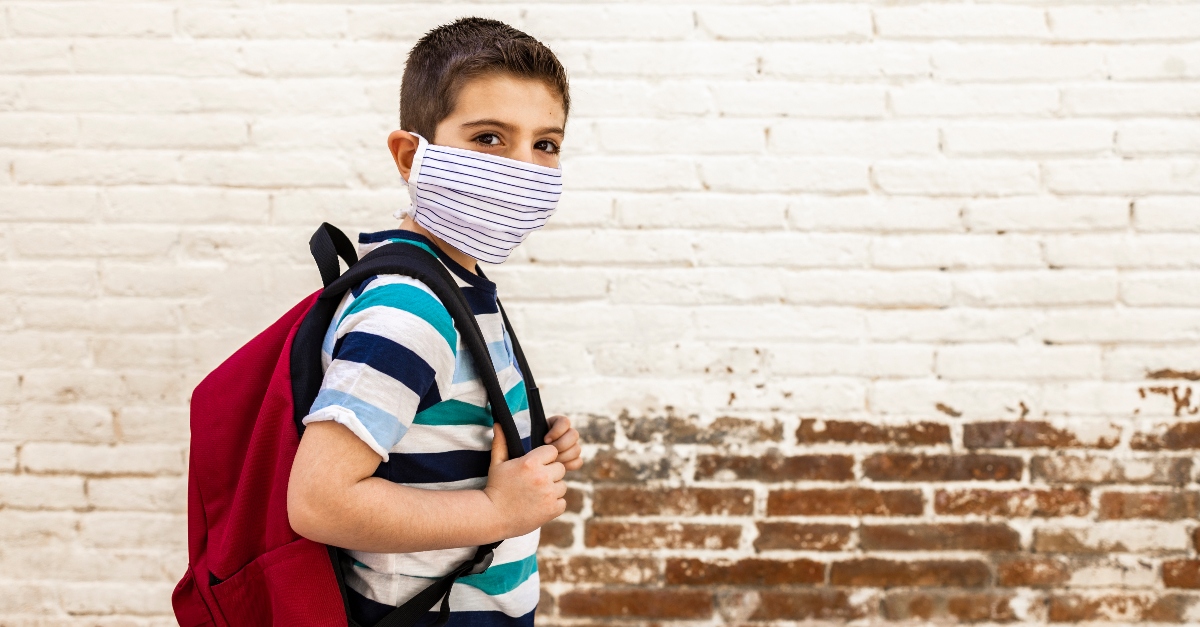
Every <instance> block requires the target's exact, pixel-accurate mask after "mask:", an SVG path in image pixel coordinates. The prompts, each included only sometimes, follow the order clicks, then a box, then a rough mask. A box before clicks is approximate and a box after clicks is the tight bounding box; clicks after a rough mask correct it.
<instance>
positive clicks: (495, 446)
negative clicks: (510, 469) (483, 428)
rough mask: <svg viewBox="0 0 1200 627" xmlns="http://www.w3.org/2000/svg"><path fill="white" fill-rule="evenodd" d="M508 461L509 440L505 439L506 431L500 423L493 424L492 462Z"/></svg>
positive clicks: (494, 463)
mask: <svg viewBox="0 0 1200 627" xmlns="http://www.w3.org/2000/svg"><path fill="white" fill-rule="evenodd" d="M506 461H508V440H505V439H504V431H503V430H502V429H500V425H499V424H494V425H492V464H491V465H493V466H495V465H496V464H503V463H504V462H506Z"/></svg>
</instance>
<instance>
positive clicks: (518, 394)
mask: <svg viewBox="0 0 1200 627" xmlns="http://www.w3.org/2000/svg"><path fill="white" fill-rule="evenodd" d="M504 402H505V403H508V411H510V412H512V415H514V416H515V415H517V412H520V411H524V410H526V409H529V396H528V395H527V394H525V382H524V381H518V382H517V384H516V385H514V386H512V388H511V389H509V391H507V392H505V393H504Z"/></svg>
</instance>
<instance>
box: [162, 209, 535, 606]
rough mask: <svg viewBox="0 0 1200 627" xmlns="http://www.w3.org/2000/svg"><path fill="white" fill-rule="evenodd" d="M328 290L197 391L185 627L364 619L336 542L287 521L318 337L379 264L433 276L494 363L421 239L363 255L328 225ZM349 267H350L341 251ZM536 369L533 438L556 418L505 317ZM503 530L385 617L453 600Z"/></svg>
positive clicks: (516, 453) (314, 380)
mask: <svg viewBox="0 0 1200 627" xmlns="http://www.w3.org/2000/svg"><path fill="white" fill-rule="evenodd" d="M309 249H310V250H311V251H312V254H313V258H314V259H316V261H317V267H318V269H319V270H320V273H321V280H322V283H323V284H324V286H325V287H324V289H322V290H320V291H318V292H316V293H314V294H312V295H310V296H308V297H307V298H305V299H304V300H302V301H300V303H299V304H297V305H296V306H295V307H293V308H292V309H291V311H288V312H287V313H286V314H284V315H283V317H281V318H280V319H279V320H278V321H276V322H275V324H272V325H271V326H270V327H268V328H267V329H266V330H265V331H263V332H262V333H260V334H259V335H258V336H257V337H255V338H254V339H253V340H251V341H250V342H249V343H247V344H246V345H245V346H243V347H242V348H240V349H239V350H238V351H237V352H236V353H234V354H233V355H232V356H231V357H230V358H229V359H227V360H225V362H224V363H222V364H221V365H220V366H218V367H217V369H216V370H214V371H213V372H212V373H210V374H209V375H208V376H207V377H205V379H204V380H203V381H201V382H200V385H198V386H196V389H195V391H194V392H193V393H192V403H191V458H190V459H191V461H190V463H189V467H188V569H187V572H186V573H184V575H183V578H182V579H181V580H180V581H179V585H177V586H176V587H175V591H174V593H173V594H172V595H171V603H172V605H173V606H174V609H175V617H176V619H178V621H179V624H180V626H181V627H200V626H214V627H226V626H229V627H237V626H241V625H247V626H253V627H261V626H264V625H288V626H313V627H317V626H320V627H326V626H330V627H332V626H335V625H336V626H340V627H370V626H358V625H357V624H356V623H354V621H352V620H351V619H350V617H349V610H348V605H347V600H346V583H345V579H344V577H343V574H342V568H341V559H339V549H338V548H337V547H331V546H326V545H323V544H318V543H316V542H313V541H311V540H308V539H306V538H302V537H300V536H299V535H298V534H297V533H296V532H295V531H293V530H292V527H291V525H290V524H288V514H287V488H288V477H289V475H290V474H291V469H292V460H293V459H294V458H295V456H296V449H297V447H298V446H299V444H300V435H301V434H302V433H303V430H304V426H303V425H301V424H300V421H301V420H302V419H303V418H304V417H305V416H306V415H307V414H308V409H309V407H311V406H312V403H313V400H314V399H315V398H316V396H317V392H318V391H319V389H320V386H321V379H322V376H323V370H322V368H321V342H322V340H323V339H324V335H325V332H326V330H327V329H328V328H329V324H330V322H331V321H332V319H333V314H334V312H335V310H336V308H337V306H338V303H339V302H340V301H341V299H342V296H343V295H344V294H345V293H346V292H347V291H349V290H351V289H353V288H354V287H356V286H357V285H358V284H360V283H361V282H362V281H364V280H366V279H367V278H369V277H371V276H375V275H378V274H403V275H408V276H411V277H413V278H415V279H417V280H419V281H421V282H422V283H424V284H425V285H426V286H428V287H429V288H430V289H431V290H432V291H433V293H434V294H436V295H437V297H438V299H439V300H441V301H442V304H444V305H445V306H446V309H447V310H448V311H449V312H450V315H451V317H452V318H453V320H454V326H455V328H456V329H457V330H458V332H459V334H460V337H461V338H462V342H463V344H464V345H465V347H466V348H467V350H468V351H469V352H470V355H471V357H472V359H473V360H474V362H475V363H477V364H490V363H491V358H490V356H489V353H488V350H487V345H486V343H485V342H484V339H483V335H482V333H481V332H480V330H479V325H478V323H477V322H476V320H475V317H474V315H472V313H471V309H470V307H469V306H468V304H467V301H466V299H465V297H464V296H463V294H462V290H460V289H459V288H458V286H457V284H456V283H455V282H454V279H453V277H451V276H450V273H449V272H448V271H447V270H446V268H445V266H443V265H442V263H441V262H440V261H438V260H437V258H436V257H434V256H433V255H432V254H430V253H429V252H428V251H426V250H424V249H422V248H421V247H419V246H413V245H410V244H404V243H392V244H386V245H384V246H380V247H379V248H377V249H375V250H373V251H371V252H370V253H369V254H367V255H365V256H364V257H363V259H362V260H361V261H360V260H358V255H357V253H355V250H354V246H353V245H352V244H351V243H350V240H349V239H347V238H346V236H345V235H344V234H343V233H342V232H341V231H339V230H337V229H336V228H334V227H333V226H330V225H329V224H322V225H321V228H319V229H318V230H317V232H316V233H315V234H314V235H313V237H312V239H311V240H309ZM339 256H340V257H341V258H342V259H344V260H345V261H346V264H347V266H348V267H349V269H348V270H346V273H345V274H342V275H340V276H339V265H338V257H339ZM500 312H501V315H502V316H504V325H505V328H506V329H507V330H508V333H509V335H510V338H511V340H512V345H513V352H514V353H515V354H516V358H517V366H518V368H519V369H520V371H521V374H522V376H523V377H524V379H525V385H526V390H527V393H528V397H529V413H530V419H531V422H532V425H531V430H532V433H531V434H530V435H531V441H532V442H535V443H537V442H541V441H542V439H543V438H544V436H545V434H546V431H547V425H546V417H545V413H544V412H543V410H542V406H541V400H540V397H539V394H538V390H537V386H536V384H535V383H534V381H533V376H532V374H531V373H530V371H529V365H528V363H526V361H525V356H524V354H523V353H522V351H521V347H520V344H518V342H517V337H516V334H514V333H513V331H512V326H511V325H510V324H509V322H508V317H507V316H506V315H504V308H503V307H501V308H500ZM477 370H478V371H479V373H480V375H481V376H482V380H483V385H484V388H485V389H486V390H487V394H488V401H489V404H490V408H491V412H492V416H493V418H494V419H495V421H496V422H498V423H499V424H500V426H501V429H502V430H503V431H504V435H505V437H506V439H507V441H508V449H509V457H510V458H516V457H520V456H521V455H523V454H524V450H523V448H522V446H521V437H520V435H519V434H518V433H517V427H516V424H515V423H514V422H513V418H512V414H511V413H510V411H509V408H508V403H507V402H505V400H504V394H503V391H502V390H501V388H500V383H499V381H498V380H497V379H496V374H495V371H494V369H493V368H477ZM498 544H499V542H496V543H493V544H491V545H485V546H482V547H479V549H478V550H477V551H476V554H475V557H474V558H473V559H471V560H469V561H468V562H466V563H464V564H462V565H460V566H459V567H458V568H456V569H455V570H454V571H453V572H451V573H450V574H448V575H446V576H445V577H443V578H442V579H439V580H437V581H435V582H434V583H433V584H432V585H430V586H429V588H427V589H426V590H424V591H422V592H421V593H419V594H418V595H417V596H416V597H414V598H413V599H412V600H411V601H409V602H408V603H406V604H405V605H403V606H401V607H399V608H397V609H396V610H395V611H393V612H392V613H391V614H389V615H388V616H386V617H384V618H383V619H382V620H381V621H380V622H379V623H377V624H376V625H377V627H411V626H412V625H415V624H416V623H417V622H418V621H420V620H422V619H423V618H425V617H426V615H427V614H428V612H429V611H430V609H431V608H433V607H434V606H435V605H437V603H438V602H439V601H441V602H442V604H441V610H440V612H439V614H438V617H437V621H436V624H443V623H444V622H445V621H446V619H447V618H448V617H449V611H450V607H449V594H450V588H451V586H452V585H453V584H454V581H455V580H456V579H457V578H458V577H461V576H463V575H467V574H475V573H480V572H483V571H484V570H486V569H487V567H488V565H490V564H491V560H492V550H493V549H495V547H496V546H497V545H498Z"/></svg>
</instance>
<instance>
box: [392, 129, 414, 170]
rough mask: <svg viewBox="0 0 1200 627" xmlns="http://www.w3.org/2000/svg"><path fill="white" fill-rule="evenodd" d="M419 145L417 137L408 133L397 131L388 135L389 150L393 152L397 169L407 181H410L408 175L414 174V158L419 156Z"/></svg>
mask: <svg viewBox="0 0 1200 627" xmlns="http://www.w3.org/2000/svg"><path fill="white" fill-rule="evenodd" d="M419 145H420V142H419V140H418V139H417V136H416V135H413V134H412V133H410V132H408V131H401V130H395V131H392V132H391V134H389V135H388V150H391V151H392V158H393V159H395V160H396V169H397V170H399V171H400V176H402V177H404V180H405V181H407V180H408V173H409V172H412V164H413V157H415V156H416V155H417V146H419Z"/></svg>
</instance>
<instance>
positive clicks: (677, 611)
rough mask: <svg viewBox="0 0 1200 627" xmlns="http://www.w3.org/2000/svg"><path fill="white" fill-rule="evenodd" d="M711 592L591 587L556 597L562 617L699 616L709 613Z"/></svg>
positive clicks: (692, 617) (710, 609) (652, 617)
mask: <svg viewBox="0 0 1200 627" xmlns="http://www.w3.org/2000/svg"><path fill="white" fill-rule="evenodd" d="M712 610H713V608H712V595H711V594H710V593H708V592H705V591H703V590H681V589H678V588H658V589H655V588H628V589H613V588H604V589H597V588H590V589H586V590H572V591H570V592H567V593H565V594H563V595H561V596H559V598H558V611H559V614H561V615H562V616H581V617H591V618H606V617H611V618H650V619H671V618H681V619H702V618H709V617H711V616H712Z"/></svg>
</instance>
